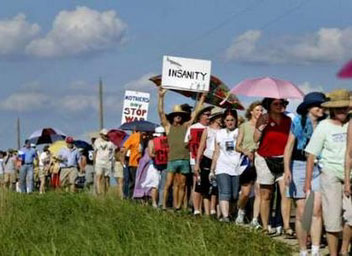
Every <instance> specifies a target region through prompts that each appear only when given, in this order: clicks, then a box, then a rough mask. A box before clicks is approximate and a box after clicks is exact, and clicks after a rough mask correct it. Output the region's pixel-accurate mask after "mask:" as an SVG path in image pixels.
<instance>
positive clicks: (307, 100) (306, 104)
mask: <svg viewBox="0 0 352 256" xmlns="http://www.w3.org/2000/svg"><path fill="white" fill-rule="evenodd" d="M326 100H327V99H326V96H325V94H324V93H322V92H310V93H308V94H307V95H306V96H304V99H303V102H302V103H301V104H299V106H298V107H297V113H298V114H300V115H304V114H306V113H307V112H308V109H309V108H310V107H313V106H320V105H321V104H322V103H324V102H326Z"/></svg>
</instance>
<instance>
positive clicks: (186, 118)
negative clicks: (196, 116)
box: [166, 105, 191, 123]
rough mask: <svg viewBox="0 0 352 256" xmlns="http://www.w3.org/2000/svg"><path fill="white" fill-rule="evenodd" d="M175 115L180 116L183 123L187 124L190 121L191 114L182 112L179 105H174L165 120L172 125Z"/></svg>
mask: <svg viewBox="0 0 352 256" xmlns="http://www.w3.org/2000/svg"><path fill="white" fill-rule="evenodd" d="M176 115H179V116H181V117H182V120H183V121H184V122H187V121H189V120H190V119H191V113H189V112H187V111H185V110H183V109H182V107H181V105H174V106H173V108H172V112H171V113H169V114H168V115H166V118H167V119H168V120H169V122H170V123H172V122H173V120H174V117H175V116H176Z"/></svg>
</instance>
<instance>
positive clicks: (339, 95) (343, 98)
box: [321, 89, 352, 108]
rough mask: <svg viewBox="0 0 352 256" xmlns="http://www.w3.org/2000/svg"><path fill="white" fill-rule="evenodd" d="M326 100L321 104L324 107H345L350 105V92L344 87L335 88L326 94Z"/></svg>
mask: <svg viewBox="0 0 352 256" xmlns="http://www.w3.org/2000/svg"><path fill="white" fill-rule="evenodd" d="M327 97H328V101H327V102H325V103H323V104H321V106H322V107H324V108H345V107H350V106H352V104H351V100H350V93H349V92H348V91H347V90H346V89H337V90H334V91H332V92H331V93H328V94H327Z"/></svg>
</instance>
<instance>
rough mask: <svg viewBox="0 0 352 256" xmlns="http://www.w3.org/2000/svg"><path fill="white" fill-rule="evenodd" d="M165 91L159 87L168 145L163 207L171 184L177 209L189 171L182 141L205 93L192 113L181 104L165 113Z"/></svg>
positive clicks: (160, 110)
mask: <svg viewBox="0 0 352 256" xmlns="http://www.w3.org/2000/svg"><path fill="white" fill-rule="evenodd" d="M166 92H167V90H165V89H163V88H161V87H159V98H158V112H159V117H160V121H161V125H162V126H163V127H164V128H165V131H166V134H167V137H168V143H169V147H170V151H169V154H168V167H167V172H168V174H167V177H166V183H165V187H164V195H163V196H164V198H163V209H166V203H167V199H168V196H169V189H170V187H171V186H172V185H173V207H174V209H176V210H179V209H181V205H182V202H183V199H184V196H185V186H186V175H188V174H189V173H190V164H189V150H188V148H187V147H186V145H185V143H184V138H185V135H186V132H187V129H188V127H189V126H190V125H191V124H192V123H193V121H194V120H195V118H196V114H197V112H198V109H199V108H200V107H201V106H202V105H203V102H204V100H205V95H206V94H204V93H203V94H202V96H201V98H200V100H199V102H198V105H197V107H196V108H195V110H194V111H193V112H192V113H189V112H187V111H185V110H184V109H182V107H181V105H175V106H174V107H173V111H172V112H171V113H170V114H168V115H166V114H165V112H164V96H165V94H166ZM174 179H175V182H174ZM173 183H174V184H173Z"/></svg>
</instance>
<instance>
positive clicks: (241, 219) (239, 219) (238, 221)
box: [235, 213, 244, 225]
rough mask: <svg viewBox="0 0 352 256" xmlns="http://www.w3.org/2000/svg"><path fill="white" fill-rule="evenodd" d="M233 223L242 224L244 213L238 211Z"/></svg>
mask: <svg viewBox="0 0 352 256" xmlns="http://www.w3.org/2000/svg"><path fill="white" fill-rule="evenodd" d="M235 223H236V224H237V225H242V224H244V215H243V214H240V213H239V214H238V216H237V218H236V221H235Z"/></svg>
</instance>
